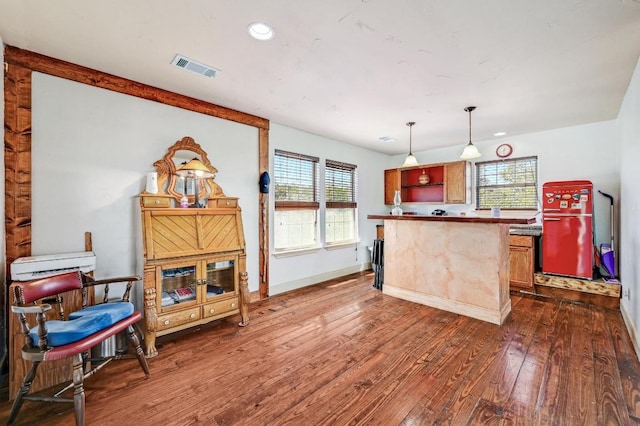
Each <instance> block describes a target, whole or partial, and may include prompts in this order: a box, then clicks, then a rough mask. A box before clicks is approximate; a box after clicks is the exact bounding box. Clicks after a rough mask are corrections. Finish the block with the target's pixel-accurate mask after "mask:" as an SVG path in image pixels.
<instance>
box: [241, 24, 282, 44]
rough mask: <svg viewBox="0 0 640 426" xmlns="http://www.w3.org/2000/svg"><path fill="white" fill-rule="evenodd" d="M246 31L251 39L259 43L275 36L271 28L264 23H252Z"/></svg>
mask: <svg viewBox="0 0 640 426" xmlns="http://www.w3.org/2000/svg"><path fill="white" fill-rule="evenodd" d="M247 31H248V32H249V35H250V36H251V37H253V38H255V39H256V40H260V41H267V40H271V39H272V38H273V37H274V36H275V35H276V33H275V31H273V28H271V26H270V25H268V24H265V23H264V22H252V23H251V24H249V26H248V27H247Z"/></svg>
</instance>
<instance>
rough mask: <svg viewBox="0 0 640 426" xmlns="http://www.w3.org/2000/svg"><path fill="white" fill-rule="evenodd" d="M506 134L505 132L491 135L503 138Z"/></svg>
mask: <svg viewBox="0 0 640 426" xmlns="http://www.w3.org/2000/svg"><path fill="white" fill-rule="evenodd" d="M506 134H507V132H496V133H494V134H493V136H504V135H506Z"/></svg>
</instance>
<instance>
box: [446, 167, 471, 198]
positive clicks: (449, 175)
mask: <svg viewBox="0 0 640 426" xmlns="http://www.w3.org/2000/svg"><path fill="white" fill-rule="evenodd" d="M444 173H445V175H444V184H445V188H444V189H445V192H444V194H445V200H444V202H445V203H446V204H466V203H467V202H468V200H470V199H471V185H470V182H469V174H470V173H471V163H469V162H468V161H456V162H453V163H447V164H445V165H444Z"/></svg>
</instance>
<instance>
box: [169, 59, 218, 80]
mask: <svg viewBox="0 0 640 426" xmlns="http://www.w3.org/2000/svg"><path fill="white" fill-rule="evenodd" d="M171 65H175V66H176V67H179V68H184V69H186V70H189V71H192V72H195V73H198V74H202V75H204V76H205V77H212V78H213V77H215V76H216V75H218V73H219V72H220V70H218V69H215V68H213V67H210V66H209V65H205V64H201V63H200V62H196V61H194V60H193V59H189V58H187V57H184V56H182V55H176V57H175V58H173V61H172V62H171Z"/></svg>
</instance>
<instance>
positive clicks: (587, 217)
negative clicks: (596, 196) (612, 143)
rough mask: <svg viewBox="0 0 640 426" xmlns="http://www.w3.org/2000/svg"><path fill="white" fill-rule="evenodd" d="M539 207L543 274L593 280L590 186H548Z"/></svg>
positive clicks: (567, 183) (579, 182)
mask: <svg viewBox="0 0 640 426" xmlns="http://www.w3.org/2000/svg"><path fill="white" fill-rule="evenodd" d="M542 205H543V206H542V272H543V273H545V274H555V275H565V276H569V277H576V278H586V279H589V280H590V279H592V278H593V247H594V245H593V244H594V243H593V184H592V183H591V182H590V181H588V180H570V181H562V182H547V183H545V184H544V185H543V186H542Z"/></svg>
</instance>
